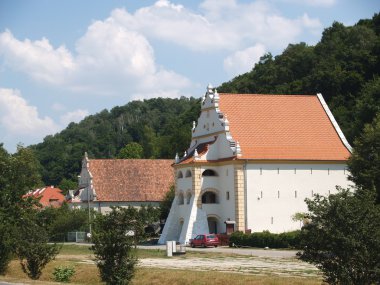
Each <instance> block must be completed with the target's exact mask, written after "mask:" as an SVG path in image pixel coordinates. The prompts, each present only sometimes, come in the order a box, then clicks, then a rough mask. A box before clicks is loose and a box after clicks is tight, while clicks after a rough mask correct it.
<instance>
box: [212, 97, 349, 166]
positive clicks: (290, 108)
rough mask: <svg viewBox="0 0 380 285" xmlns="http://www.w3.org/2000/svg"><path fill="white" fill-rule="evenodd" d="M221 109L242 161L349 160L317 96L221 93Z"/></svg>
mask: <svg viewBox="0 0 380 285" xmlns="http://www.w3.org/2000/svg"><path fill="white" fill-rule="evenodd" d="M219 108H220V110H221V111H222V112H223V113H224V114H225V115H227V118H228V121H229V123H230V132H231V135H232V137H233V139H234V140H236V141H238V142H239V144H240V147H241V151H242V156H241V157H239V159H265V160H266V159H270V160H347V159H348V157H349V156H350V151H349V150H348V149H347V147H346V146H345V145H344V144H343V142H342V140H341V138H340V137H339V135H338V133H337V131H336V129H335V128H334V126H333V124H332V122H331V120H330V118H329V116H328V115H327V113H326V111H325V109H324V108H323V106H322V104H321V102H320V101H319V99H318V97H317V96H316V95H259V94H220V101H219Z"/></svg>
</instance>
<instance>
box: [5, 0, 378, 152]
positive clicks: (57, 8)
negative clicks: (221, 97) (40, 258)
mask: <svg viewBox="0 0 380 285" xmlns="http://www.w3.org/2000/svg"><path fill="white" fill-rule="evenodd" d="M379 11H380V2H379V1H376V0H361V1H357V0H347V1H343V0H314V1H313V0H269V1H250V0H204V1H180V0H177V1H175V0H171V1H169V0H159V1H150V0H129V1H127V0H124V1H121V0H120V1H116V0H102V1H101V0H81V1H78V0H65V1H63V0H61V1H58V0H56V1H50V0H0V142H3V143H4V145H5V147H6V149H8V150H9V151H11V152H13V151H15V149H16V145H17V144H18V143H23V144H24V145H29V144H34V143H38V142H41V141H42V140H43V138H44V137H45V136H46V135H49V134H55V133H57V132H59V131H61V130H62V129H64V128H65V127H66V126H67V125H68V124H69V123H70V122H72V121H74V122H79V121H80V120H81V119H83V118H84V117H85V116H87V115H89V114H94V113H96V112H99V111H101V110H103V109H105V108H107V109H111V108H112V107H114V106H116V105H124V104H126V103H128V102H129V101H131V100H141V99H145V98H152V97H158V96H161V97H171V98H174V97H179V96H194V97H200V96H202V95H203V93H204V91H205V88H206V86H207V84H208V83H211V84H213V85H214V86H217V85H219V84H221V83H223V82H225V81H228V80H231V79H232V78H233V77H234V76H236V75H238V74H241V73H244V72H247V71H249V70H251V69H252V67H253V66H254V64H255V62H257V61H258V59H259V58H260V56H262V55H263V54H265V53H266V52H271V53H272V54H274V55H277V54H279V53H281V52H282V51H283V49H284V48H286V46H287V45H288V44H289V43H298V42H301V41H303V42H306V43H308V44H310V45H313V44H315V43H316V42H318V41H319V39H320V37H321V35H322V32H323V30H324V28H327V27H329V26H331V24H332V23H333V21H338V22H341V23H343V24H345V25H352V24H354V23H356V22H357V21H358V20H359V19H363V18H371V17H372V16H373V14H374V13H378V12H379Z"/></svg>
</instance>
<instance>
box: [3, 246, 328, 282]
mask: <svg viewBox="0 0 380 285" xmlns="http://www.w3.org/2000/svg"><path fill="white" fill-rule="evenodd" d="M165 254H166V253H165V251H164V250H157V249H152V250H148V249H138V250H137V255H138V257H139V258H167V257H166V255H165ZM91 255H92V251H91V250H89V246H84V245H73V244H70V245H67V244H65V245H63V246H62V249H61V252H60V254H59V256H58V257H57V258H56V259H55V260H53V261H52V262H50V263H49V264H48V265H47V266H46V267H45V269H44V270H43V273H42V276H41V277H40V279H39V280H38V281H32V280H30V279H29V278H28V277H27V276H26V274H25V273H24V272H23V271H22V270H21V267H20V265H19V263H18V261H17V260H13V261H12V262H11V264H10V266H9V269H8V272H7V274H6V275H5V276H1V275H0V280H4V281H8V282H22V283H28V284H62V283H54V281H53V280H54V279H53V274H52V273H53V271H54V268H55V267H58V266H61V265H63V266H72V267H74V268H75V271H76V272H75V274H74V276H73V277H72V279H71V283H72V284H94V285H96V284H104V283H102V282H101V280H100V277H99V272H98V269H97V267H96V265H94V264H92V263H91V262H89V260H90V259H92V257H91ZM228 256H231V255H225V254H223V253H207V252H187V253H186V255H184V256H180V257H177V258H181V259H182V258H191V257H193V258H202V257H204V258H215V259H216V260H215V262H218V258H223V257H228ZM82 257H83V258H82ZM240 257H242V256H240ZM132 284H133V285H143V284H144V285H145V284H157V285H161V284H172V285H177V284H178V285H187V284H192V285H193V284H194V285H196V284H207V285H209V284H229V285H235V284H244V285H246V284H264V285H265V284H268V285H276V284H279V285H280V284H285V285H290V284H295V285H297V284H300V285H301V284H306V285H317V284H321V279H319V278H302V277H282V276H278V275H273V276H272V275H269V276H268V275H265V276H260V275H245V274H241V273H224V272H218V271H192V270H177V269H160V268H144V267H140V268H138V269H137V270H136V274H135V277H134V278H133V282H132Z"/></svg>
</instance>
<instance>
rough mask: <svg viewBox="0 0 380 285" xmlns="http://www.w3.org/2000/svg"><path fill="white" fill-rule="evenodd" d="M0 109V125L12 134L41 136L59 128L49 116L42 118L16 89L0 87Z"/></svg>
mask: <svg viewBox="0 0 380 285" xmlns="http://www.w3.org/2000/svg"><path fill="white" fill-rule="evenodd" d="M0 111H1V112H0V122H1V125H2V126H3V128H5V129H6V131H7V132H8V133H10V134H12V135H21V136H32V137H35V136H38V137H43V136H45V135H48V134H52V133H55V132H57V131H58V130H59V126H58V125H57V124H55V123H54V121H53V120H52V119H51V118H50V117H47V116H45V117H43V118H42V117H41V116H40V115H39V114H38V111H37V108H36V107H35V106H31V105H29V104H28V102H26V100H25V99H24V98H22V97H21V94H20V92H19V91H18V90H14V89H3V88H0Z"/></svg>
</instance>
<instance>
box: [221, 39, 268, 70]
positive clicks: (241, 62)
mask: <svg viewBox="0 0 380 285" xmlns="http://www.w3.org/2000/svg"><path fill="white" fill-rule="evenodd" d="M265 52H266V49H265V46H264V45H262V44H257V45H255V46H253V47H249V48H246V49H244V50H240V51H237V52H235V53H233V54H232V55H230V56H228V57H227V58H226V59H225V60H224V70H225V71H226V72H227V73H228V74H229V75H231V76H236V75H239V74H242V73H245V72H248V71H250V70H251V69H252V68H253V66H254V65H255V63H256V62H258V61H259V60H260V57H261V56H263V55H264V54H265Z"/></svg>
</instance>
